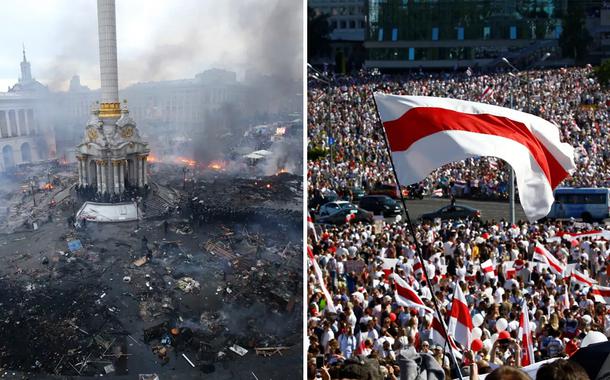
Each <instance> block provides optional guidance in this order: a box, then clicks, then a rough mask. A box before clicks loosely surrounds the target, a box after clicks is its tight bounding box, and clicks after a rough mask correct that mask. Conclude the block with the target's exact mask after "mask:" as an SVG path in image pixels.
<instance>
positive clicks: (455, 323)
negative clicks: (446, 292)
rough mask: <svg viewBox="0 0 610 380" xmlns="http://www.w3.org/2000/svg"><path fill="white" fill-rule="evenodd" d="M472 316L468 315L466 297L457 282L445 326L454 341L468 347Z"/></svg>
mask: <svg viewBox="0 0 610 380" xmlns="http://www.w3.org/2000/svg"><path fill="white" fill-rule="evenodd" d="M473 328H474V325H473V324H472V318H471V317H470V310H469V309H468V304H467V303H466V297H464V293H463V292H462V288H460V285H459V284H456V285H455V290H454V293H453V301H452V302H451V312H450V313H449V326H448V327H447V333H448V334H449V335H450V336H452V337H453V338H454V339H455V341H456V342H458V343H459V344H461V345H462V346H464V347H466V348H467V349H468V348H470V343H471V342H472V329H473Z"/></svg>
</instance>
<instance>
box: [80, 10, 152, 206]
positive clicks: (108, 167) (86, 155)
mask: <svg viewBox="0 0 610 380" xmlns="http://www.w3.org/2000/svg"><path fill="white" fill-rule="evenodd" d="M97 17H98V34H99V50H100V76H101V99H100V102H99V103H98V104H97V106H96V107H95V108H94V109H93V110H92V112H91V117H90V119H89V121H88V122H87V125H86V129H85V137H84V139H83V141H82V142H81V143H80V144H79V145H78V146H77V149H76V159H77V160H78V166H77V167H78V183H79V185H80V186H85V187H87V186H93V187H94V188H95V189H96V190H97V192H98V193H102V194H103V193H109V194H120V193H122V192H123V191H125V188H126V187H138V188H141V187H144V186H146V185H148V176H147V157H148V154H149V152H150V150H149V148H148V143H146V142H145V141H144V140H143V139H142V138H141V137H140V133H139V131H138V128H137V127H136V123H135V121H134V120H133V118H132V117H131V116H129V111H128V110H127V104H126V103H124V104H123V105H122V106H121V103H120V102H119V82H118V67H117V48H116V17H115V2H114V0H98V1H97Z"/></svg>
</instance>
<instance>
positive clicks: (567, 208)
mask: <svg viewBox="0 0 610 380" xmlns="http://www.w3.org/2000/svg"><path fill="white" fill-rule="evenodd" d="M554 194H555V202H553V205H552V206H551V212H549V214H548V215H547V217H548V218H549V219H570V218H574V219H582V220H583V221H584V222H592V221H602V220H604V219H607V218H609V213H610V189H607V188H592V187H584V188H575V187H559V188H557V189H555V193H554Z"/></svg>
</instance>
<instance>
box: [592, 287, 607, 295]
mask: <svg viewBox="0 0 610 380" xmlns="http://www.w3.org/2000/svg"><path fill="white" fill-rule="evenodd" d="M591 293H593V294H597V295H599V296H602V297H610V289H608V290H601V289H596V288H593V289H592V290H591Z"/></svg>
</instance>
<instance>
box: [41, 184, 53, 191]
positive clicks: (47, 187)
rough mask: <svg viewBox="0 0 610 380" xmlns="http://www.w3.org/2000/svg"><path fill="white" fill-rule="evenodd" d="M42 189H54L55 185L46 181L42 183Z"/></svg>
mask: <svg viewBox="0 0 610 380" xmlns="http://www.w3.org/2000/svg"><path fill="white" fill-rule="evenodd" d="M42 189H43V190H53V185H52V184H50V183H45V184H44V185H42Z"/></svg>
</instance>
